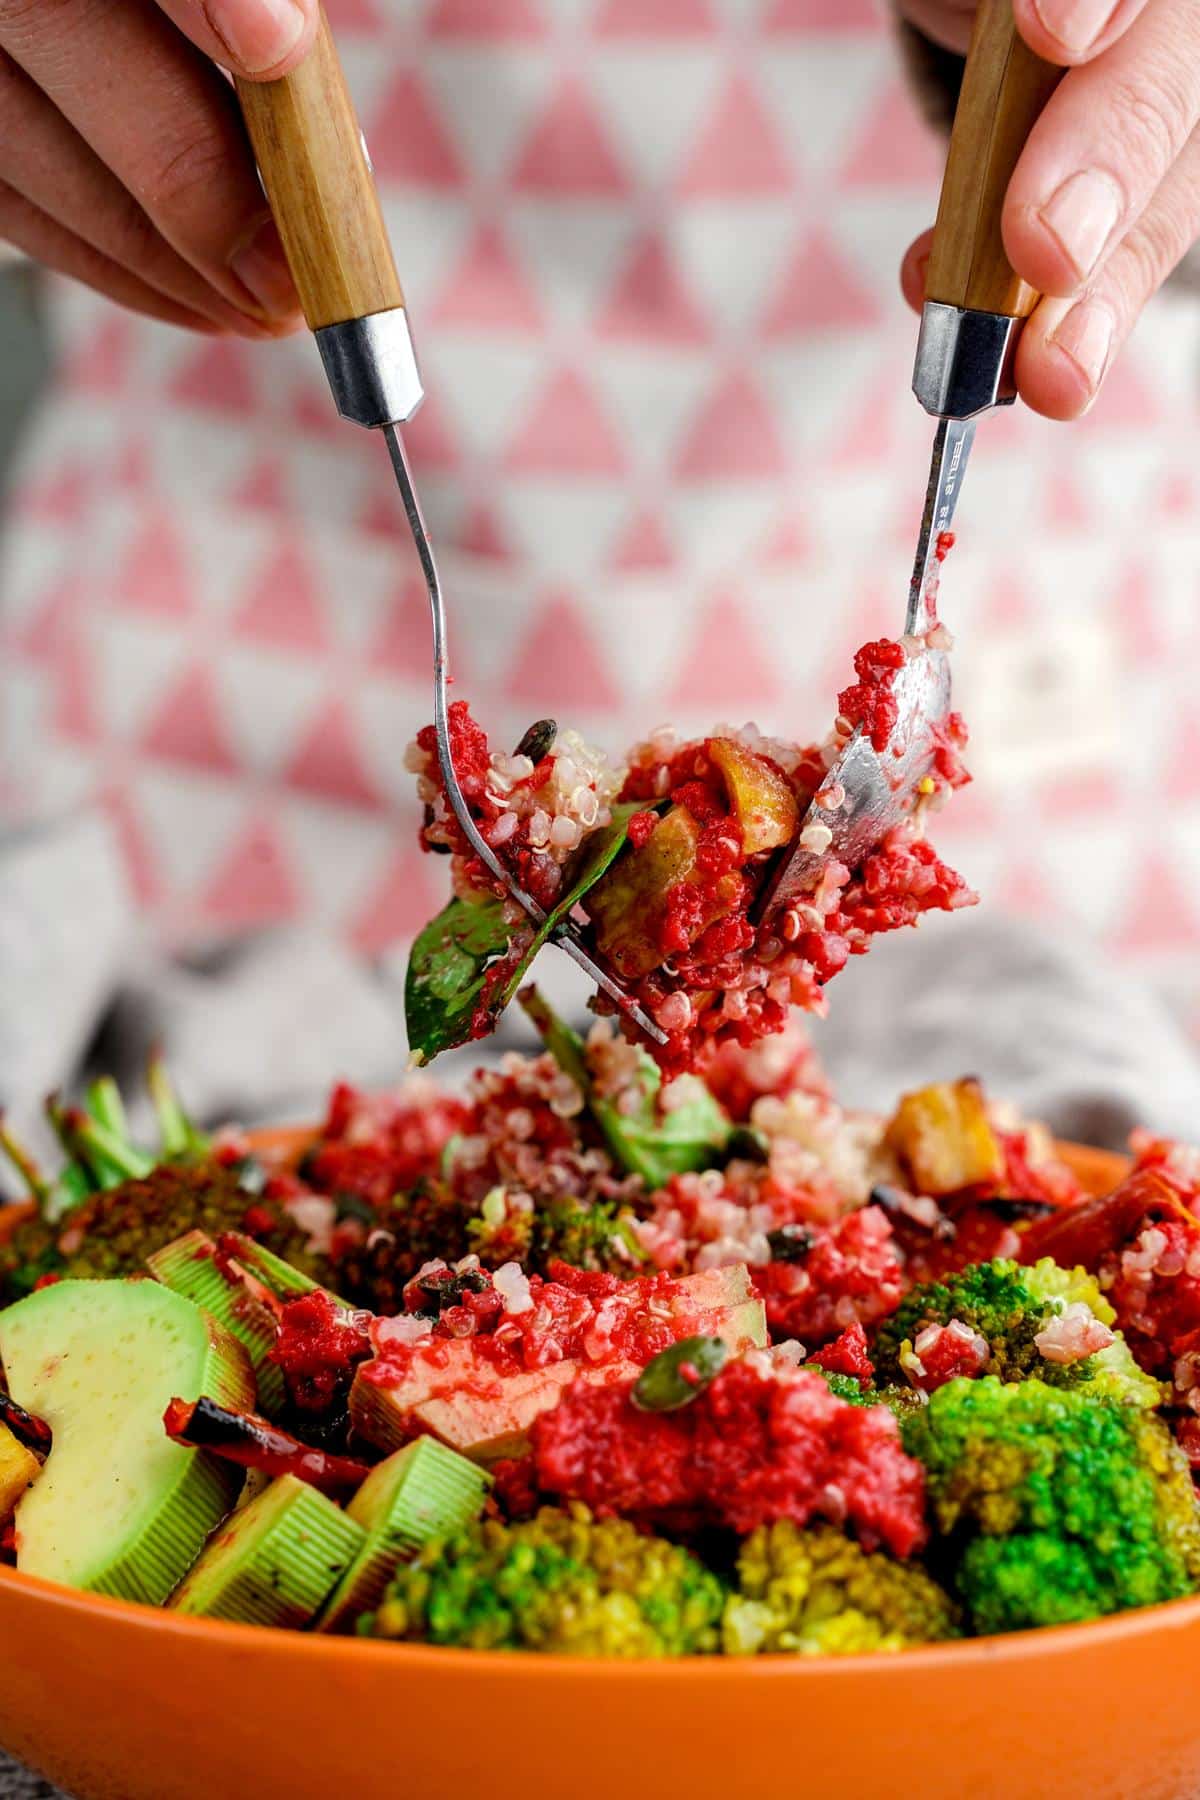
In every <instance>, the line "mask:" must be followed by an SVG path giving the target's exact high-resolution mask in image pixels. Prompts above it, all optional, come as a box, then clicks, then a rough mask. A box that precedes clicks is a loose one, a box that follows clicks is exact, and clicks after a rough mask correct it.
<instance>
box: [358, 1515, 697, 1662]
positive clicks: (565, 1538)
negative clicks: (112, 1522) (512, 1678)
mask: <svg viewBox="0 0 1200 1800" xmlns="http://www.w3.org/2000/svg"><path fill="white" fill-rule="evenodd" d="M724 1604H725V1589H724V1587H723V1586H722V1584H721V1582H720V1581H719V1580H718V1579H717V1577H716V1576H715V1575H714V1574H712V1572H711V1571H710V1570H709V1569H706V1568H705V1566H704V1564H703V1563H701V1562H699V1561H698V1560H697V1558H696V1557H694V1556H692V1555H691V1554H690V1553H689V1552H688V1551H687V1550H683V1549H680V1548H679V1547H678V1546H677V1545H675V1544H670V1543H667V1542H666V1541H665V1540H664V1539H662V1538H653V1537H645V1536H643V1535H642V1534H641V1533H640V1532H639V1531H637V1530H636V1529H635V1528H634V1527H633V1526H632V1525H630V1524H629V1523H628V1522H627V1521H626V1520H624V1519H603V1520H597V1519H593V1517H592V1515H591V1514H590V1513H589V1512H588V1510H587V1508H586V1507H584V1506H572V1507H571V1508H570V1509H569V1510H565V1511H564V1510H560V1509H558V1508H556V1507H543V1508H542V1510H541V1511H540V1512H539V1513H538V1515H537V1517H536V1518H534V1519H530V1520H527V1521H525V1522H524V1523H521V1524H516V1525H504V1524H501V1523H499V1522H498V1521H497V1520H485V1521H483V1522H482V1523H481V1524H477V1525H472V1526H469V1527H468V1528H467V1529H466V1530H465V1531H463V1532H461V1533H460V1534H459V1535H458V1536H457V1537H454V1538H451V1539H449V1540H448V1541H446V1542H443V1543H440V1544H438V1543H434V1544H430V1545H428V1546H427V1547H426V1549H424V1550H423V1551H422V1552H421V1554H420V1556H418V1557H417V1559H416V1561H415V1562H413V1563H410V1564H408V1565H407V1566H406V1567H404V1568H402V1569H400V1570H399V1572H398V1573H397V1575H396V1577H395V1579H394V1580H393V1582H392V1585H391V1587H390V1588H389V1589H388V1592H387V1595H386V1596H385V1598H384V1601H383V1604H382V1605H381V1606H380V1608H379V1611H378V1612H377V1613H375V1614H373V1615H368V1616H367V1617H366V1618H364V1619H363V1620H362V1621H360V1625H359V1629H360V1631H362V1632H364V1633H365V1634H366V1635H368V1636H373V1637H384V1638H410V1639H412V1638H417V1639H424V1640H425V1641H426V1642H429V1643H433V1644H460V1645H464V1646H466V1647H468V1648H470V1649H475V1650H542V1651H553V1652H555V1653H557V1654H558V1655H563V1656H612V1657H637V1656H686V1655H695V1654H700V1653H706V1652H709V1651H715V1650H717V1649H718V1648H719V1647H720V1623H721V1613H722V1610H723V1608H724Z"/></svg>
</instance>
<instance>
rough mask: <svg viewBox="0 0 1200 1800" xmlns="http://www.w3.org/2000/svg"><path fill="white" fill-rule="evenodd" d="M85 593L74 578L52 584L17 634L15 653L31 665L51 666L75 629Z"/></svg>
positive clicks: (73, 576)
mask: <svg viewBox="0 0 1200 1800" xmlns="http://www.w3.org/2000/svg"><path fill="white" fill-rule="evenodd" d="M85 591H86V590H85V588H84V586H83V583H82V581H81V580H80V578H79V577H78V576H76V575H65V576H63V577H62V578H61V579H60V580H58V581H55V582H53V583H52V584H51V586H50V588H49V590H48V591H47V592H46V593H45V594H44V595H43V596H42V599H41V601H40V602H39V604H38V607H37V610H36V611H35V612H34V614H33V616H32V618H30V619H27V620H26V621H25V623H24V625H23V626H22V628H21V630H20V631H19V632H18V633H17V637H16V642H17V647H18V649H20V650H22V651H23V652H24V654H25V655H26V656H28V657H31V658H32V659H33V661H34V662H39V663H52V662H53V661H54V660H55V658H56V657H57V656H58V655H59V652H60V651H61V650H62V648H63V646H64V645H65V644H67V643H68V642H69V640H70V638H71V635H72V633H73V632H74V631H75V629H76V626H77V623H78V618H79V609H80V603H81V601H82V600H83V597H84V594H85Z"/></svg>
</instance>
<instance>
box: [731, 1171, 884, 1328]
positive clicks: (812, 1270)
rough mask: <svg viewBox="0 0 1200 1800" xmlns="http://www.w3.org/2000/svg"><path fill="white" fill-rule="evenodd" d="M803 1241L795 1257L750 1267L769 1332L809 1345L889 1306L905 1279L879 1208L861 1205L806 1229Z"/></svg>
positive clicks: (872, 1320)
mask: <svg viewBox="0 0 1200 1800" xmlns="http://www.w3.org/2000/svg"><path fill="white" fill-rule="evenodd" d="M805 1239H806V1241H805V1242H804V1243H803V1245H802V1247H801V1250H800V1254H799V1255H795V1254H792V1256H791V1259H790V1260H781V1259H780V1258H779V1257H778V1256H777V1257H776V1259H775V1260H774V1261H772V1262H769V1263H767V1264H765V1266H763V1267H761V1268H756V1269H752V1270H751V1277H752V1279H753V1281H754V1287H755V1291H756V1292H757V1293H758V1295H759V1296H760V1298H761V1299H762V1300H763V1302H764V1303H765V1305H766V1309H767V1323H768V1325H769V1326H770V1327H771V1331H772V1334H773V1335H774V1336H775V1337H777V1338H799V1340H800V1342H801V1343H802V1344H805V1345H808V1346H810V1347H811V1346H812V1345H815V1344H823V1343H828V1342H829V1341H830V1339H832V1338H836V1337H838V1336H840V1334H841V1333H842V1332H843V1331H845V1330H846V1329H847V1328H848V1327H849V1326H851V1325H854V1324H860V1325H868V1326H869V1325H877V1324H879V1322H880V1321H881V1320H882V1319H886V1318H887V1317H888V1315H889V1314H890V1313H893V1312H895V1310H896V1308H897V1306H899V1304H900V1301H901V1300H902V1298H903V1297H904V1294H905V1291H906V1289H907V1287H908V1280H907V1277H906V1275H905V1272H904V1266H903V1264H902V1262H901V1260H900V1254H899V1251H898V1249H897V1246H896V1241H895V1237H894V1234H893V1231H892V1226H891V1221H890V1220H889V1219H888V1217H887V1215H886V1213H884V1211H883V1210H882V1208H880V1207H878V1206H864V1207H862V1208H860V1209H859V1211H858V1212H852V1213H848V1214H847V1215H846V1217H845V1218H843V1219H839V1220H838V1221H837V1222H836V1223H835V1224H833V1225H829V1226H826V1227H824V1228H822V1227H816V1228H810V1229H809V1230H808V1231H807V1232H806V1234H805Z"/></svg>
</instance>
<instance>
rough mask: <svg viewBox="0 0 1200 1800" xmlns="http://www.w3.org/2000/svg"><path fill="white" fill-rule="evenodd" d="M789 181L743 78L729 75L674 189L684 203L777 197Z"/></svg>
mask: <svg viewBox="0 0 1200 1800" xmlns="http://www.w3.org/2000/svg"><path fill="white" fill-rule="evenodd" d="M793 183H794V175H793V171H792V167H791V163H790V159H789V157H788V154H787V151H786V149H785V148H784V145H783V142H782V140H781V139H780V137H779V135H778V133H777V131H776V129H775V127H774V125H773V124H772V123H771V121H770V119H769V117H768V116H767V113H766V111H765V109H764V107H763V103H762V101H761V99H760V98H759V96H758V94H757V93H756V92H755V90H754V89H753V88H752V87H751V85H750V83H749V82H748V80H747V79H746V77H745V76H744V75H739V74H735V75H731V76H730V78H729V81H728V84H727V85H726V87H725V90H724V92H723V93H722V94H721V96H720V98H719V99H718V101H717V104H716V107H715V108H714V110H713V113H712V116H711V118H710V119H709V121H708V124H707V126H706V127H705V128H704V130H703V131H702V132H701V133H700V136H699V138H698V139H697V140H696V143H695V145H694V146H693V148H692V151H691V154H690V155H689V157H688V159H687V161H686V163H685V164H684V166H683V169H682V170H681V171H680V174H679V178H678V181H677V183H676V188H677V191H678V193H679V195H680V196H681V198H683V199H685V200H709V199H713V198H721V199H728V198H730V197H742V198H746V197H748V196H750V195H762V194H783V193H786V192H787V191H788V190H789V189H790V188H791V187H792V186H793Z"/></svg>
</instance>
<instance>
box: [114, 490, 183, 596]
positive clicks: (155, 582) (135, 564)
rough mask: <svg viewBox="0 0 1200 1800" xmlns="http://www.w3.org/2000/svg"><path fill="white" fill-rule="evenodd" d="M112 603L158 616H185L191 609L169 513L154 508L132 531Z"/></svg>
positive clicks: (179, 545)
mask: <svg viewBox="0 0 1200 1800" xmlns="http://www.w3.org/2000/svg"><path fill="white" fill-rule="evenodd" d="M115 597H116V603H117V605H118V606H120V607H122V608H123V609H125V610H127V611H129V612H138V613H144V614H147V615H150V616H152V617H154V618H158V619H186V618H188V617H190V615H191V614H192V612H193V611H194V609H195V605H194V597H193V594H192V580H191V575H190V573H189V571H188V566H187V559H186V557H185V555H184V550H183V545H182V543H181V542H180V539H179V533H178V531H177V529H176V521H175V520H174V519H173V518H172V517H171V515H170V513H169V512H167V511H166V510H165V509H164V510H161V511H159V510H156V511H154V512H152V513H150V514H149V515H148V517H147V518H146V520H145V523H144V524H143V525H142V526H141V528H140V529H139V530H138V532H137V533H136V535H135V537H134V539H133V542H132V544H131V545H130V546H129V550H128V552H127V554H126V557H125V561H124V563H123V565H122V567H121V570H120V573H119V575H118V577H117V586H116V596H115Z"/></svg>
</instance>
